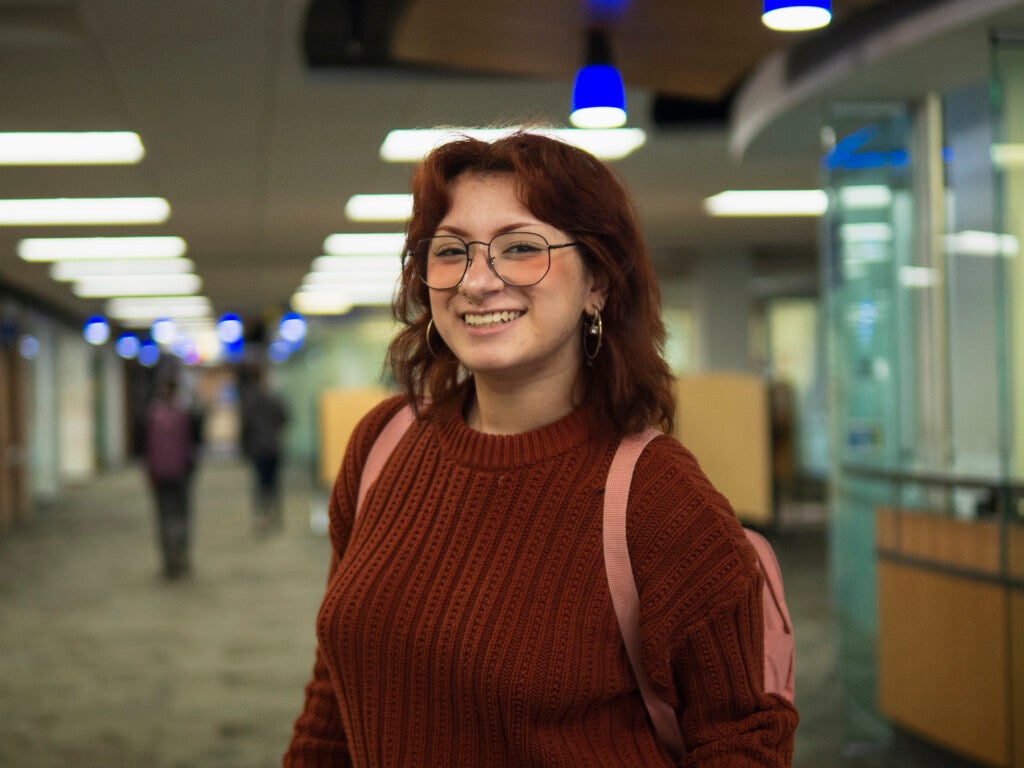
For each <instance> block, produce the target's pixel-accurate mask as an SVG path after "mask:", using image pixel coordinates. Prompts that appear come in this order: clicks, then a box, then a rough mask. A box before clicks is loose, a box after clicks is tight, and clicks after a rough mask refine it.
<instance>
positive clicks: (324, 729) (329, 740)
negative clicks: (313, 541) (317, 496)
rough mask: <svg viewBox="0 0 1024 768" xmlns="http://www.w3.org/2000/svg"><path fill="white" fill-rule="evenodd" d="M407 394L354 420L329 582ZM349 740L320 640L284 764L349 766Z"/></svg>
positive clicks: (333, 525)
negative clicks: (362, 488) (377, 446)
mask: <svg viewBox="0 0 1024 768" xmlns="http://www.w3.org/2000/svg"><path fill="white" fill-rule="evenodd" d="M403 403H404V398H401V397H395V398H390V399H388V400H386V401H385V402H384V403H382V404H381V405H379V406H377V407H376V408H374V409H373V410H371V411H370V412H369V413H368V414H367V415H366V416H364V417H363V418H362V419H361V420H360V422H359V423H358V424H357V425H356V428H355V429H354V430H353V432H352V436H351V438H350V439H349V443H348V446H347V447H346V449H345V457H344V459H343V460H342V463H341V467H340V468H339V470H338V475H337V477H336V479H335V481H334V486H333V488H332V490H331V496H330V502H329V505H328V517H329V520H330V528H329V534H330V540H331V562H330V567H329V569H328V576H327V584H328V585H330V583H331V581H332V580H333V579H334V574H335V572H336V571H337V568H338V563H339V562H340V561H341V557H342V554H343V553H344V551H345V547H346V545H347V544H348V538H349V534H350V533H351V531H352V526H353V523H354V522H355V503H356V496H357V494H358V492H359V478H360V477H361V475H362V469H363V465H364V464H365V463H366V457H367V454H369V452H370V448H371V447H372V445H373V442H374V441H375V440H376V438H377V436H378V435H379V434H380V432H381V430H382V429H383V427H384V425H385V424H386V423H387V421H388V419H390V417H391V416H392V415H394V413H395V412H396V411H397V410H398V409H399V408H400V407H401V405H402V404H403ZM351 765H352V761H351V758H350V757H349V750H348V741H347V738H346V736H345V730H344V726H343V725H342V721H341V711H340V708H339V706H338V699H337V695H336V694H335V690H334V685H333V683H332V681H331V676H330V670H329V669H328V667H327V664H326V663H325V662H324V655H323V653H322V652H321V648H320V644H319V643H317V648H316V655H315V659H314V662H313V674H312V677H311V678H310V680H309V682H308V683H307V684H306V688H305V701H304V704H303V708H302V712H301V714H300V715H299V716H298V718H297V719H296V720H295V724H294V726H293V729H292V737H291V742H290V743H289V745H288V751H287V752H286V753H285V755H284V759H283V762H282V766H283V768H346V767H347V766H351Z"/></svg>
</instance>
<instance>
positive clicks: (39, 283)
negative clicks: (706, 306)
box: [0, 0, 1020, 317]
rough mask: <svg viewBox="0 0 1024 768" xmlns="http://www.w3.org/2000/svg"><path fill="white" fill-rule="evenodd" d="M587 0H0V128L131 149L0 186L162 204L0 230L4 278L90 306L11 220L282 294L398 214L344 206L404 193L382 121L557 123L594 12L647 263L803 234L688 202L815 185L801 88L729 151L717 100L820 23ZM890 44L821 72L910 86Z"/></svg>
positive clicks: (839, 8) (10, 177)
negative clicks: (133, 150)
mask: <svg viewBox="0 0 1024 768" xmlns="http://www.w3.org/2000/svg"><path fill="white" fill-rule="evenodd" d="M962 2H963V0H960V3H959V4H961V5H962ZM974 2H975V3H981V4H982V5H984V4H986V3H989V4H991V5H993V7H995V6H997V5H998V6H1000V7H1001V8H1002V7H1004V6H1014V8H1015V9H1016V12H1017V13H1019V10H1020V9H1019V7H1017V6H1019V5H1020V3H1014V2H1006V1H1005V0H1002V2H1000V0H974ZM937 4H943V3H942V2H940V1H939V0H935V2H932V3H931V5H932V6H934V5H937ZM950 4H958V3H956V2H955V0H951V3H950ZM591 5H597V6H600V7H603V8H605V9H608V10H605V11H604V12H597V11H593V10H591V11H588V10H587V4H586V3H585V2H584V0H378V1H377V2H374V1H373V0H362V1H360V0H330V1H329V2H323V1H322V0H312V3H311V2H310V0H176V1H175V2H145V3H143V2H138V1H137V0H78V1H77V2H75V1H73V0H0V72H2V75H3V76H2V77H0V105H2V107H0V131H76V130H132V131H136V132H138V133H139V135H140V136H141V137H142V140H143V143H144V144H145V147H146V155H145V158H144V159H143V160H142V162H141V163H139V164H137V165H128V166H68V167H42V166H36V167H15V166H7V167H3V166H0V197H4V198H34V197H106V196H153V195H156V196H162V197H165V198H166V199H167V200H168V201H169V202H170V205H171V209H172V213H171V216H170V218H169V219H168V221H167V222H166V223H164V224H161V225H146V226H122V227H109V226H104V227H96V226H93V227H63V228H54V227H38V226H37V227H10V226H7V227H0V293H2V292H3V289H4V288H5V287H6V289H7V290H8V291H10V292H16V293H18V294H20V295H22V296H23V297H26V296H27V297H33V298H35V299H37V300H39V301H41V302H44V303H45V304H47V305H48V306H49V307H50V308H51V309H55V310H58V311H61V312H65V313H67V314H68V315H69V316H74V317H82V316H84V315H85V314H91V313H93V312H96V311H102V306H103V305H102V302H98V301H84V300H80V299H77V298H76V297H74V296H73V295H72V294H71V292H70V290H69V288H68V285H67V284H65V283H57V282H55V281H53V280H51V279H50V278H49V276H48V271H47V266H46V265H41V264H29V263H25V262H23V261H21V260H20V259H19V258H18V257H17V255H16V246H17V243H18V241H19V240H20V239H21V238H24V237H45V236H58V235H59V236H92V235H111V236H112V235H139V234H166V235H178V236H181V237H183V238H184V239H185V240H186V241H187V243H188V256H189V257H190V258H192V259H193V260H194V261H195V263H196V271H197V273H198V274H199V275H200V277H202V279H203V281H204V286H203V290H202V292H203V293H204V294H205V295H206V296H208V297H209V298H210V299H211V301H212V302H213V305H214V308H215V311H217V312H220V311H227V310H233V311H236V312H239V313H241V314H242V315H243V316H245V317H251V316H258V315H263V314H265V313H267V312H268V311H271V310H275V309H276V310H280V309H282V308H283V307H284V306H285V305H286V303H287V301H288V298H289V297H290V295H291V293H292V292H293V291H294V289H295V288H296V287H297V286H298V284H299V282H300V281H301V279H302V277H303V275H304V274H305V273H306V271H307V270H308V268H309V266H310V262H311V261H312V259H313V258H315V257H316V256H318V255H320V253H321V245H322V243H323V240H324V238H325V237H326V236H327V235H329V234H331V233H335V232H362V231H379V230H381V229H397V228H398V225H394V226H389V225H384V226H383V227H382V226H381V225H367V224H356V223H353V222H350V221H347V220H346V218H345V215H344V212H343V207H344V204H345V201H346V200H347V199H348V198H349V197H350V196H351V195H353V194H356V193H384V192H404V191H407V187H408V178H409V173H410V166H408V165H403V164H388V163H385V162H383V161H382V160H380V159H379V156H378V148H379V146H380V143H381V141H382V139H383V138H384V136H385V134H386V133H387V131H388V130H390V129H392V128H414V127H428V126H435V125H493V124H499V123H508V122H521V121H523V120H531V119H539V120H544V121H548V122H551V123H555V124H563V125H564V124H566V123H567V120H568V107H569V98H570V90H571V82H572V76H573V73H574V71H575V69H576V68H577V67H578V66H579V65H580V64H581V63H582V60H583V57H584V47H585V46H584V40H585V36H586V32H587V30H588V28H591V27H595V26H596V27H601V28H604V29H607V30H608V33H609V37H610V40H611V46H612V53H613V57H614V60H615V63H616V64H618V65H619V67H620V69H621V70H622V71H623V74H624V77H625V80H626V83H627V95H628V100H629V107H630V120H629V123H630V125H632V126H638V127H642V128H644V129H645V130H646V131H647V132H648V143H647V144H646V145H645V146H644V147H643V148H641V149H640V150H639V151H637V152H635V153H634V154H633V155H631V156H629V157H627V158H625V159H623V160H620V161H616V162H615V163H614V166H615V168H616V170H617V171H618V172H619V173H620V174H621V176H622V177H623V178H624V180H625V181H626V183H627V184H628V185H629V187H630V188H631V189H632V191H633V193H634V195H635V197H636V200H637V202H638V205H639V209H640V211H641V215H642V218H643V220H644V225H645V228H646V231H647V234H648V238H649V241H650V243H651V245H652V248H653V250H654V252H655V257H656V261H657V264H658V268H659V270H660V271H661V272H662V273H663V274H665V275H671V274H672V273H673V272H674V271H677V270H679V269H680V268H681V265H683V264H684V263H685V262H686V260H687V258H688V256H689V255H690V254H693V253H696V252H700V251H708V250H716V249H724V250H730V249H737V248H745V249H752V250H754V251H767V252H779V253H785V252H787V251H788V252H804V253H808V252H809V253H813V251H814V246H815V240H816V222H815V221H814V220H810V219H778V220H737V219H731V220H730V219H712V218H710V217H708V216H706V215H705V214H704V212H703V209H702V207H701V203H702V201H703V199H704V198H705V197H707V196H709V195H712V194H715V193H717V192H720V191H722V190H723V189H726V188H780V189H781V188H809V187H814V186H817V185H818V184H819V183H820V179H819V178H818V174H817V170H816V160H817V157H818V155H819V148H818V146H817V140H816V137H815V133H814V131H815V130H816V126H817V125H818V122H817V121H819V120H820V116H819V115H818V114H817V112H816V111H815V107H813V100H811V99H808V102H809V103H811V104H812V106H811V107H810V108H808V109H804V110H802V111H801V110H794V111H792V114H790V115H788V117H787V119H789V120H794V119H796V118H795V117H794V115H797V116H798V115H801V114H802V115H805V119H804V120H803V122H802V123H800V124H799V125H798V124H797V123H791V124H789V125H788V126H787V127H786V128H785V130H782V131H779V130H776V131H775V134H774V135H773V134H772V131H771V130H768V129H767V128H766V130H765V131H764V132H763V133H764V136H765V137H771V138H770V141H769V139H765V143H764V146H761V147H759V148H758V150H757V151H756V152H755V151H753V150H751V151H748V152H747V153H746V154H745V156H744V157H743V159H742V160H740V159H738V157H737V154H736V153H735V152H732V153H730V151H729V139H730V126H729V124H728V123H727V122H726V119H725V118H726V116H727V114H728V110H729V107H730V106H731V105H732V104H733V96H734V94H735V93H736V92H737V89H738V88H739V87H740V86H741V84H742V83H743V82H744V80H745V78H747V77H748V76H749V75H750V74H751V73H752V72H754V71H755V69H756V68H757V67H758V65H759V63H761V62H762V61H763V60H764V59H765V58H766V57H768V56H769V55H771V54H772V53H773V52H776V51H780V50H783V49H788V48H790V47H791V46H793V45H794V44H795V43H797V42H798V41H800V40H803V41H806V40H810V39H813V36H814V35H819V37H822V36H824V35H828V34H834V33H835V32H834V31H828V30H827V31H826V32H824V33H805V35H804V36H794V35H786V34H783V33H777V32H771V31H769V30H767V29H765V28H764V27H763V26H762V25H761V22H760V19H759V10H760V3H759V2H756V0H715V2H697V1H696V0H646V1H645V2H641V1H640V0H633V2H626V3H613V2H610V0H605V1H604V2H603V3H594V2H593V0H591ZM833 5H834V13H835V21H834V23H833V26H832V28H831V29H834V30H841V29H842V28H843V25H844V24H851V23H853V22H852V21H851V20H856V19H863V18H865V17H867V16H869V15H870V14H872V13H878V12H880V11H881V10H882V9H884V8H886V7H900V6H902V7H908V8H909V7H910V6H921V5H922V3H921V2H920V1H919V0H917V1H916V2H915V0H834V3H833ZM620 6H621V7H620ZM614 8H619V10H613V9H614ZM1011 10H1012V9H1011ZM307 14H308V18H309V19H310V20H312V21H314V22H315V23H314V24H313V26H312V28H311V29H310V30H307V29H306V21H307ZM981 23H982V22H981V21H979V22H978V24H981ZM986 23H987V22H986ZM978 28H979V29H980V28H981V27H980V26H979V27H978ZM822 39H823V37H822ZM951 39H952V38H951ZM954 42H955V41H954ZM981 44H982V45H983V40H982V43H981ZM897 47H899V46H897ZM894 50H895V48H894ZM893 55H894V56H895V53H894V54H893ZM976 58H977V57H976ZM310 60H312V61H313V62H314V63H313V64H310ZM953 60H954V61H955V60H956V56H954V57H953ZM887 61H888V59H886V60H882V59H880V60H879V61H878V62H877V66H876V67H875V68H874V69H872V68H870V67H866V68H865V70H866V71H865V72H864V73H863V75H861V76H860V79H859V80H854V79H852V78H845V79H844V80H843V82H842V83H836V84H835V89H834V90H832V91H830V93H832V94H833V95H835V94H842V93H847V94H849V95H850V97H851V98H865V97H873V96H875V95H876V94H878V93H880V92H883V91H889V92H890V94H891V95H896V96H899V95H900V93H903V92H904V91H906V92H917V93H920V92H923V90H924V89H926V88H927V87H930V85H929V84H930V83H931V82H932V80H931V79H929V73H932V74H933V73H934V72H935V71H936V70H937V68H936V66H935V65H934V62H931V60H930V59H928V58H927V57H920V60H917V59H914V60H911V59H909V58H908V59H906V60H905V61H903V63H902V64H901V71H902V69H905V70H906V75H899V74H897V73H896V72H894V71H889V72H888V73H887V74H886V75H885V76H884V77H880V76H879V75H878V72H879V68H883V69H884V68H885V65H886V62H887ZM869 63H870V62H869ZM972 66H982V67H983V66H984V64H983V63H982V64H974V65H972ZM915 67H916V68H918V69H919V70H920V71H917V70H915ZM947 69H951V70H952V71H951V72H950V73H949V74H948V76H949V77H954V78H955V77H960V78H964V77H967V76H974V74H975V73H974V72H973V70H972V69H971V68H970V67H964V66H956V67H952V68H950V67H947ZM871 78H874V79H875V82H874V83H872V80H871ZM865 83H866V84H867V85H865ZM899 83H902V84H901V85H900V84H899ZM858 88H860V89H861V90H862V91H864V89H867V92H865V93H859V92H858V90H857V89H858ZM901 88H902V89H903V90H902V91H901V90H900V89H901ZM843 89H845V90H843ZM778 125H785V121H784V120H783V119H782V118H779V119H778V120H775V121H774V122H773V126H775V127H776V128H777V126H778ZM787 139H788V140H787Z"/></svg>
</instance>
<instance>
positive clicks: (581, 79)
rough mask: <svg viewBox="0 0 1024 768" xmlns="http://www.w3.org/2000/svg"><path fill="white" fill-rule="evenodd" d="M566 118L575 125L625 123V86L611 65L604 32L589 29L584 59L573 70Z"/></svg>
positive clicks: (601, 126) (597, 125) (589, 126)
mask: <svg viewBox="0 0 1024 768" xmlns="http://www.w3.org/2000/svg"><path fill="white" fill-rule="evenodd" d="M569 122H571V123H572V124H573V125H575V126H576V127H577V128H619V127H620V126H623V125H625V124H626V89H625V87H623V85H622V75H620V74H619V71H618V70H617V69H616V68H615V67H614V66H612V63H611V52H610V46H609V44H608V36H607V35H606V34H605V32H604V31H603V30H591V31H590V32H589V34H588V37H587V63H586V65H585V66H583V67H582V68H580V70H579V71H578V72H577V73H576V82H575V84H574V85H573V88H572V114H571V115H569Z"/></svg>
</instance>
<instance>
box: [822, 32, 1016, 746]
mask: <svg viewBox="0 0 1024 768" xmlns="http://www.w3.org/2000/svg"><path fill="white" fill-rule="evenodd" d="M994 62H995V72H996V74H995V78H994V81H993V82H994V84H995V86H996V87H995V88H993V83H989V82H984V83H978V84H976V85H973V86H970V87H964V88H960V89H957V90H956V91H952V92H949V93H944V94H941V95H932V96H928V97H926V98H923V99H921V100H920V101H919V102H918V103H914V104H908V105H877V104H876V105H870V106H858V107H845V106H844V107H836V108H835V110H834V113H833V115H832V120H831V125H830V128H829V131H830V132H831V135H832V137H833V142H832V145H831V147H830V150H829V152H828V153H827V154H826V156H825V158H824V160H823V176H824V186H825V188H826V189H827V191H828V193H829V199H830V208H829V215H828V217H827V222H826V225H825V229H824V233H823V241H824V248H823V258H824V281H825V291H824V295H825V299H826V310H825V311H826V314H827V326H828V331H827V339H828V356H829V364H828V365H829V373H830V384H829V403H830V428H831V437H832V440H831V446H832V457H831V467H832V478H833V489H832V498H831V505H830V513H831V529H830V530H831V548H830V552H831V561H832V562H831V574H832V579H833V583H832V589H833V595H834V600H835V606H836V615H837V620H838V627H839V633H840V649H839V653H840V659H839V665H838V667H839V670H840V675H841V677H842V683H843V693H844V697H845V702H846V711H847V715H848V718H847V720H848V726H849V736H850V739H851V740H853V741H858V740H864V741H874V740H878V739H884V738H886V735H887V733H888V730H889V727H888V724H887V723H888V720H887V719H886V718H883V717H882V716H881V714H880V711H882V710H885V711H887V712H888V711H889V710H888V709H886V706H887V705H885V704H884V703H883V704H882V705H880V703H879V702H880V700H881V701H883V702H884V701H885V699H886V695H887V694H886V689H885V685H882V684H881V683H880V673H879V666H880V658H879V656H880V654H881V655H884V654H885V652H886V651H885V647H886V642H887V639H886V637H885V632H882V637H880V631H879V629H880V627H879V625H880V619H879V615H880V611H881V613H882V614H883V615H885V614H886V610H887V607H886V605H884V604H883V605H882V606H881V607H880V605H879V603H880V599H881V600H883V601H884V600H885V599H888V597H889V595H890V593H891V585H892V584H894V583H897V580H898V579H900V578H903V576H905V575H906V574H905V573H903V572H901V571H900V570H899V569H900V568H904V567H911V566H913V567H919V566H920V567H921V568H922V569H923V570H924V571H927V573H928V574H930V575H935V574H939V575H940V576H941V577H942V578H945V577H946V576H950V575H951V574H952V575H959V576H963V577H965V578H966V579H968V580H969V581H971V583H972V584H975V585H982V586H980V587H979V588H985V589H988V588H992V589H997V590H1003V591H1002V592H1000V594H1004V595H1005V598H1006V600H1007V601H1008V602H1007V605H1008V606H1009V607H1008V608H1007V609H1006V611H1005V617H1006V618H1007V620H1008V621H1009V626H1010V628H1009V630H1008V632H1009V634H1008V635H1007V637H1010V638H1012V637H1014V632H1016V635H1017V636H1018V637H1024V599H1022V600H1021V601H1020V606H1019V608H1018V607H1014V606H1015V603H1014V602H1013V600H1014V599H1015V598H1014V597H1013V595H1014V594H1015V593H1014V590H1015V589H1017V588H1019V587H1020V583H1021V576H1022V575H1024V563H1021V562H1019V559H1020V558H1021V556H1022V555H1021V553H1022V552H1024V547H1022V545H1021V543H1020V542H1021V541H1024V536H1021V535H1020V532H1021V530H1022V528H1021V523H1022V522H1024V502H1022V501H1021V499H1022V498H1024V494H1022V492H1021V484H1022V481H1024V466H1022V461H1021V454H1022V451H1021V448H1022V446H1024V417H1022V414H1021V411H1024V409H1021V408H1015V407H1014V405H1015V404H1019V403H1021V402H1024V370H1022V365H1024V363H1022V360H1021V358H1022V357H1024V355H1021V354H1020V353H1019V351H1018V349H1017V348H1018V346H1019V344H1020V340H1021V339H1022V338H1024V336H1022V331H1024V277H1022V274H1024V269H1022V266H1021V259H1020V257H1019V250H1020V248H1019V243H1020V238H1021V237H1022V236H1024V231H1022V230H1024V215H1022V212H1024V46H1022V45H1020V44H1016V43H1014V44H1012V45H1011V44H1004V45H1000V46H997V48H996V51H995V54H994ZM993 95H994V96H995V99H993ZM887 510H898V514H897V515H896V516H895V517H893V516H887V514H888V513H887ZM907 514H912V515H913V517H914V519H913V521H909V522H907V521H904V523H903V527H902V528H899V524H900V522H899V520H898V519H897V518H900V519H902V518H905V516H906V515H907ZM901 516H902V518H901ZM894 520H895V521H896V522H893V521H894ZM890 524H891V525H893V526H895V527H893V528H886V527H885V526H889V525H890ZM947 525H953V526H956V525H964V526H968V527H970V528H969V529H970V530H973V531H975V532H978V531H982V532H983V533H985V534H986V535H988V533H991V534H992V539H991V540H992V541H993V542H995V543H994V545H993V547H992V552H993V553H994V554H993V560H992V564H991V565H990V566H989V565H985V566H978V568H979V569H980V570H979V571H978V572H977V573H975V572H974V569H975V566H976V564H975V563H970V562H967V561H962V562H960V563H959V565H956V566H951V565H950V564H949V563H942V562H939V560H935V561H932V560H930V558H931V556H932V554H934V551H937V550H938V549H941V546H942V545H941V544H940V543H936V542H933V543H932V544H931V545H929V546H930V547H931V550H929V547H927V546H926V547H923V548H922V549H921V550H920V552H919V553H918V554H917V555H913V556H908V555H907V554H906V547H908V546H911V545H912V544H913V542H911V541H910V538H909V536H910V534H909V533H908V532H909V531H911V530H914V531H925V532H926V534H925V535H926V536H931V535H932V533H927V532H928V531H933V532H934V531H937V530H939V529H940V528H941V529H943V530H947V529H948V530H953V528H947ZM969 529H968V528H964V529H963V531H967V530H969ZM982 529H984V530H982ZM957 530H961V529H957ZM894 531H895V534H894V533H893V532H894ZM957 535H960V534H957ZM890 536H893V538H887V537H890ZM901 536H902V539H901V538H900V537H901ZM889 548H892V551H890V549H889ZM900 548H903V549H900ZM896 550H900V554H895V555H894V554H893V552H895V551H896ZM933 550H934V551H933ZM879 552H882V553H883V555H882V557H883V559H884V562H885V564H886V565H888V564H889V563H892V564H894V565H895V566H896V567H895V568H894V569H893V570H889V571H884V573H885V574H886V579H887V580H886V581H885V583H884V584H883V586H882V588H881V591H880V588H879V581H880V575H879V574H880V555H879ZM958 556H959V555H958ZM915 558H917V560H916V561H915ZM926 561H927V562H926ZM957 569H959V574H957ZM986 569H987V570H986ZM901 574H902V575H901ZM929 578H930V576H929ZM899 583H905V582H899ZM1014 585H1016V587H1015V586H1014ZM880 594H881V596H882V597H881V598H880ZM1015 611H1016V612H1017V613H1019V614H1020V616H1019V617H1017V618H1016V619H1015V618H1014V617H1015V616H1017V613H1015ZM1003 618H1004V617H1003V616H1000V620H1002V619H1003ZM1014 621H1017V622H1018V623H1017V624H1016V625H1015V624H1014ZM1014 627H1016V628H1015V629H1014ZM999 640H1000V642H1002V641H1003V640H1005V638H999ZM1007 646H1008V654H1009V656H1008V659H1009V660H1008V661H1007V664H1006V668H1005V669H1003V670H1002V672H1001V673H1000V674H1001V678H1002V679H1003V680H1006V679H1010V681H1011V682H1010V684H1009V687H1011V688H1012V687H1013V685H1017V686H1018V687H1020V686H1021V683H1020V682H1019V681H1018V682H1017V683H1014V682H1013V681H1012V679H1013V675H1014V674H1015V673H1014V672H1013V671H1012V670H1013V669H1015V667H1014V666H1013V665H1014V664H1017V665H1020V663H1021V659H1020V658H1018V657H1016V656H1014V654H1015V653H1016V654H1018V656H1019V654H1020V653H1021V652H1022V649H1021V648H1020V647H1019V646H1018V647H1017V648H1016V649H1014V647H1013V646H1014V643H1013V642H1012V641H1007ZM880 647H881V649H882V650H879V648H880ZM1015 659H1016V661H1015ZM881 665H882V667H883V668H884V667H885V660H884V658H883V659H881ZM949 666H951V667H952V666H955V663H953V662H950V664H949ZM883 677H884V675H883ZM883 682H884V681H883ZM880 688H881V690H880ZM1016 696H1017V698H1019V699H1020V700H1021V702H1020V703H1024V691H1018V692H1017V693H1016ZM990 698H991V697H990ZM1012 698H1013V697H1012V696H1011V697H1010V699H1011V701H1012ZM888 706H889V707H890V708H891V706H892V705H888ZM995 706H996V707H999V706H1001V705H999V704H998V703H997V704H996V705H995ZM1018 711H1021V710H1018ZM1010 712H1011V714H1010V715H1008V716H1007V720H1008V722H1013V720H1014V717H1013V715H1012V708H1011V710H1010ZM1003 714H1005V713H1002V712H1001V711H1000V713H999V715H1000V716H1002V715H1003ZM914 716H915V717H916V716H917V715H916V714H915V715H914ZM897 722H899V720H898V719H897ZM909 722H911V723H914V722H915V721H914V719H913V717H910V718H909ZM1018 730H1020V729H1018ZM1010 731H1011V732H1012V731H1013V729H1012V728H1010ZM922 732H924V733H926V734H927V733H928V732H927V730H926V729H924V730H923V731H922ZM1010 738H1011V740H1012V738H1018V739H1024V734H1021V733H1018V734H1016V736H1013V735H1011V737H1010ZM937 740H938V741H940V742H941V741H942V739H941V738H939V739H937ZM1022 743H1024V742H1022ZM948 744H949V745H952V746H953V747H956V746H957V743H956V739H955V738H954V737H951V738H950V740H949V742H948ZM961 751H965V754H969V753H970V749H969V748H968V749H966V750H961ZM975 754H980V753H978V752H976V753H975ZM993 759H995V758H993Z"/></svg>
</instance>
